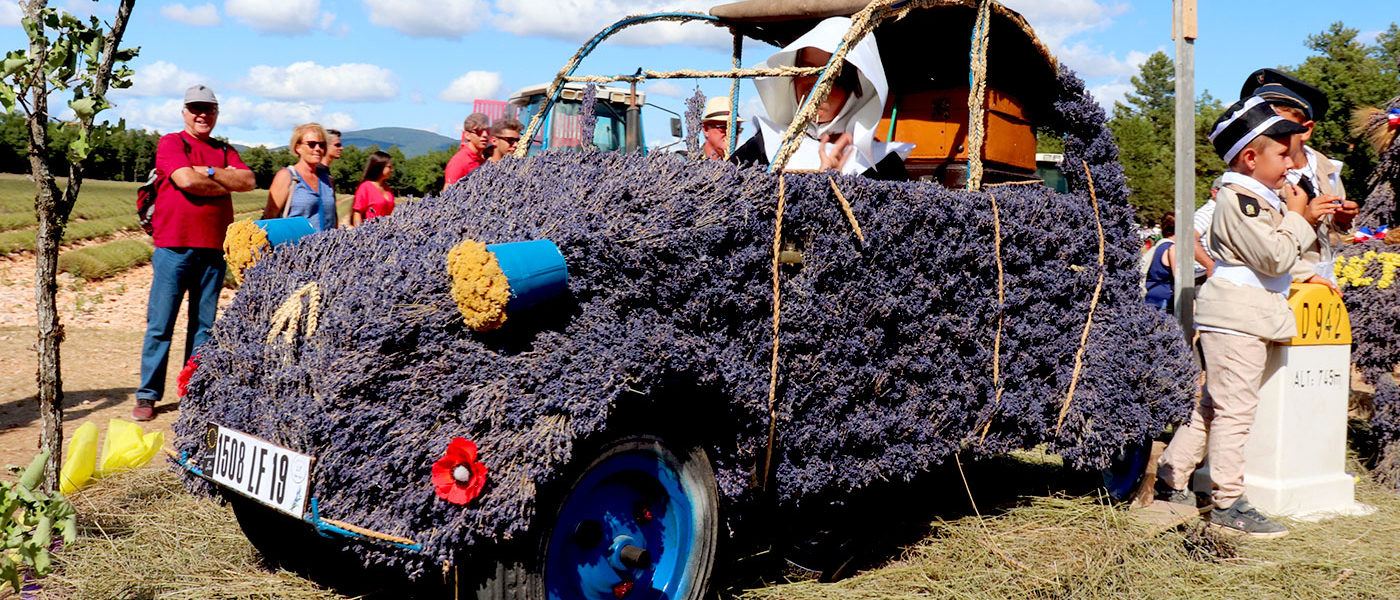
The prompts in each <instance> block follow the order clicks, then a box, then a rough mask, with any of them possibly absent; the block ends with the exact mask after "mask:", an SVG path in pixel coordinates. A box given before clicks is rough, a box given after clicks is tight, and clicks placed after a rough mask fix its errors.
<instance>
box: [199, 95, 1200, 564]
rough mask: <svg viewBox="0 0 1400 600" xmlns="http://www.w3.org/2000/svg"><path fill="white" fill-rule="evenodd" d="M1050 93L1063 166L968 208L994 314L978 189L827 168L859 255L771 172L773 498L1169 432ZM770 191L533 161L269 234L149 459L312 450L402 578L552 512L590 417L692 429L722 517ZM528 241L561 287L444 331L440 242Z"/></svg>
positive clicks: (756, 456)
mask: <svg viewBox="0 0 1400 600" xmlns="http://www.w3.org/2000/svg"><path fill="white" fill-rule="evenodd" d="M1060 81H1061V90H1060V98H1061V104H1060V105H1059V106H1058V108H1059V110H1060V112H1061V113H1062V114H1063V116H1062V118H1061V119H1060V120H1059V121H1057V124H1058V125H1060V126H1061V127H1062V131H1063V132H1064V135H1065V140H1066V152H1067V154H1068V157H1067V164H1069V165H1075V164H1079V165H1081V166H1080V169H1079V172H1078V173H1077V174H1076V173H1075V172H1074V170H1073V169H1071V170H1070V171H1069V179H1070V182H1071V184H1072V185H1073V186H1075V187H1074V192H1073V193H1071V194H1059V193H1056V192H1054V191H1052V190H1049V189H1045V188H1043V187H1039V186H1010V187H1005V188H999V189H997V190H995V191H994V192H993V193H995V198H996V202H997V206H998V209H999V211H1000V215H1001V222H1000V229H1001V234H1002V267H1003V269H1004V272H1005V298H1006V299H1005V303H1004V304H1003V305H999V304H998V301H997V262H996V258H995V252H994V249H993V246H992V244H993V243H994V242H993V240H994V239H995V238H994V235H993V230H994V228H995V227H996V226H997V224H996V222H995V220H994V218H993V216H992V210H991V200H992V198H991V196H990V195H989V194H986V193H968V192H964V191H952V190H947V189H944V188H942V187H939V186H937V185H933V184H926V183H917V182H910V183H891V182H877V181H871V180H867V179H863V178H859V177H852V176H838V177H836V178H835V180H836V183H837V185H838V186H839V187H840V188H841V190H842V193H843V194H844V196H845V197H846V198H847V199H848V200H849V201H850V204H851V205H852V211H853V213H854V215H855V217H856V218H857V220H858V221H859V222H860V224H861V227H862V229H863V231H864V235H865V240H864V242H861V241H859V240H857V239H856V237H855V235H854V233H853V232H852V230H851V227H850V225H849V223H848V221H847V220H846V218H845V215H844V214H843V213H842V211H841V208H840V205H839V203H838V202H837V200H836V198H835V195H834V193H833V192H832V190H831V185H830V183H829V182H828V179H827V177H826V176H824V175H812V174H789V175H785V176H783V177H784V179H785V181H784V188H785V194H786V208H785V212H784V216H783V232H784V239H785V240H786V241H787V242H789V243H790V244H791V245H792V246H794V247H795V248H796V249H797V250H798V251H800V252H801V253H802V255H803V257H804V260H803V262H802V264H801V265H790V266H784V267H782V278H781V279H782V283H781V285H782V293H783V303H782V327H781V329H780V332H779V344H780V354H779V378H778V381H777V384H778V386H777V397H776V401H775V404H774V407H775V408H776V409H777V413H778V418H777V422H776V430H777V439H776V444H775V446H774V453H773V454H774V460H775V464H774V469H773V472H774V475H773V482H774V486H775V488H774V490H773V491H774V496H775V497H776V499H777V501H778V502H779V503H780V504H781V505H783V506H793V505H795V504H797V503H798V502H809V501H821V500H822V499H824V498H830V497H833V496H838V495H841V494H846V493H850V492H851V491H852V490H856V489H859V488H862V487H865V486H867V485H870V484H871V483H873V482H876V481H888V480H894V481H905V480H909V479H911V478H913V477H915V476H916V475H918V474H920V473H923V472H926V471H927V470H928V469H929V468H930V467H931V466H932V465H935V464H937V463H941V462H942V461H944V460H947V459H948V458H949V457H951V456H953V455H954V453H956V452H958V451H959V450H960V449H966V450H967V451H970V452H971V453H972V454H976V455H994V454H1000V453H1004V452H1007V451H1009V450H1012V449H1016V448H1025V447H1031V446H1035V445H1038V444H1047V445H1048V447H1049V448H1050V449H1051V450H1052V451H1054V452H1057V453H1059V454H1061V455H1062V456H1064V457H1065V459H1066V460H1067V461H1068V462H1069V463H1071V464H1074V465H1078V466H1082V467H1095V466H1103V465H1105V464H1106V463H1107V462H1108V460H1109V459H1110V457H1112V456H1114V455H1115V454H1117V453H1118V452H1119V451H1120V449H1121V448H1122V447H1123V446H1124V445H1125V444H1128V443H1132V442H1136V441H1141V440H1143V439H1146V438H1148V437H1150V436H1152V435H1154V434H1156V433H1157V432H1159V431H1161V429H1162V428H1163V427H1164V426H1166V425H1168V424H1171V423H1176V422H1180V421H1181V420H1183V419H1184V418H1185V417H1186V415H1187V413H1188V411H1189V410H1190V406H1191V398H1192V392H1193V387H1194V381H1195V377H1196V372H1195V370H1194V367H1193V366H1192V364H1191V360H1190V356H1189V352H1188V350H1187V348H1186V346H1185V343H1184V342H1183V341H1182V335H1181V331H1180V330H1179V329H1178V327H1177V326H1176V324H1175V321H1174V320H1172V319H1170V318H1169V317H1168V316H1166V315H1164V314H1162V313H1160V312H1159V311H1156V310H1153V309H1151V308H1149V307H1147V306H1146V305H1144V304H1143V303H1142V302H1141V300H1140V298H1139V297H1138V294H1137V287H1136V279H1135V277H1136V234H1135V232H1134V228H1133V222H1134V218H1133V212H1132V209H1131V208H1130V207H1129V206H1128V205H1127V204H1126V201H1125V198H1126V194H1127V190H1126V189H1125V188H1124V186H1123V181H1124V180H1123V178H1122V171H1121V168H1120V167H1119V166H1118V165H1117V162H1116V148H1114V147H1113V146H1112V138H1111V136H1110V135H1109V134H1108V132H1107V129H1106V128H1105V127H1104V115H1103V111H1102V110H1101V109H1100V108H1099V107H1098V105H1097V103H1095V102H1094V101H1093V99H1092V98H1091V97H1090V96H1089V95H1088V94H1087V93H1086V92H1085V91H1084V88H1083V84H1082V82H1080V81H1079V80H1078V79H1077V78H1075V77H1074V76H1073V75H1071V74H1069V73H1067V72H1066V73H1064V74H1062V76H1061V79H1060ZM699 105H700V102H695V103H694V106H699ZM1081 158H1082V160H1083V161H1084V163H1087V164H1088V166H1089V169H1088V170H1089V172H1091V173H1092V175H1093V179H1094V183H1095V186H1096V193H1097V196H1098V199H1099V204H1100V206H1099V210H1100V214H1099V215H1098V216H1097V217H1096V216H1095V213H1094V210H1093V208H1092V207H1091V205H1090V202H1089V200H1088V198H1089V194H1088V192H1087V188H1085V187H1084V185H1085V184H1086V182H1087V177H1086V176H1085V173H1084V172H1083V166H1082V165H1083V164H1084V163H1081V162H1080V159H1081ZM778 186H779V176H778V175H775V174H770V173H767V172H765V171H763V170H762V169H755V168H743V167H739V166H735V165H732V164H729V163H725V162H720V161H705V162H702V163H695V162H691V161H686V160H683V159H681V158H679V157H676V156H673V155H667V154H655V155H651V156H647V157H643V156H640V155H635V154H633V155H627V154H621V153H603V152H599V151H596V150H592V151H589V150H585V151H584V152H546V153H543V154H541V155H538V156H534V157H531V158H528V159H523V160H517V161H506V162H503V163H500V164H499V165H497V167H496V168H492V169H483V170H481V171H478V172H477V173H474V174H473V176H472V179H471V180H469V181H468V184H467V185H463V186H455V187H454V188H452V189H451V190H449V191H448V192H447V194H446V195H444V196H441V197H435V198H433V197H430V198H426V199H424V200H422V201H420V202H417V203H414V204H411V205H409V206H406V207H404V209H403V210H402V211H398V212H395V214H394V215H393V216H392V217H389V218H384V219H375V220H373V221H371V222H369V223H367V224H366V225H364V226H362V227H358V228H355V229H350V230H332V231H327V232H324V233H320V234H316V235H314V236H311V237H309V238H307V239H306V240H304V241H303V242H302V243H300V244H298V245H297V246H295V247H284V248H278V249H276V250H274V251H273V252H272V253H271V254H270V255H269V256H267V257H264V258H263V259H262V260H261V261H260V262H258V263H257V264H256V265H255V266H253V267H252V268H251V269H249V270H248V272H247V274H246V280H245V283H244V284H243V287H242V288H241V289H240V291H239V293H238V295H237V296H236V297H235V298H234V300H233V302H232V303H231V304H230V305H229V306H228V308H227V310H226V311H225V313H224V315H223V317H222V318H221V319H220V320H219V322H218V323H217V324H216V325H215V328H214V332H213V336H212V339H211V340H210V342H209V343H208V344H206V345H205V346H204V347H203V348H202V349H201V364H200V367H199V369H198V370H197V371H195V373H194V376H193V377H192V379H191V381H190V384H189V388H188V389H189V394H188V395H187V396H186V397H185V399H184V401H183V402H182V404H181V415H180V419H179V420H178V421H177V422H176V424H175V433H176V440H175V445H176V447H177V450H178V451H180V452H188V453H190V454H191V455H193V456H198V455H199V454H200V453H201V452H203V448H202V444H203V441H202V438H203V431H204V427H205V425H206V424H207V423H209V422H218V423H221V424H223V425H226V426H229V427H233V428H235V429H238V430H241V431H245V432H247V433H249V434H252V435H256V436H258V437H261V438H263V439H266V440H269V441H272V442H274V443H277V444H281V445H284V446H286V447H289V448H293V449H296V450H298V451H301V452H304V453H307V454H312V455H315V456H316V457H317V463H316V469H315V471H314V473H313V474H312V478H313V480H312V487H311V493H312V494H313V495H314V496H315V497H317V499H318V503H319V507H320V514H321V515H322V516H323V517H325V518H333V519H338V520H342V521H346V522H349V523H352V524H355V525H359V526H363V527H368V528H370V529H374V530H377V531H381V532H384V533H389V534H393V535H398V536H402V537H406V538H409V539H413V540H416V541H418V542H420V543H422V544H423V546H424V549H423V551H422V552H412V551H407V550H398V549H394V548H392V547H389V546H384V545H379V544H375V543H371V542H361V541H355V540H346V541H344V544H345V545H346V546H347V547H348V548H351V549H352V550H354V551H355V552H357V553H359V554H360V555H361V556H362V557H363V558H364V560H365V561H366V563H370V564H375V563H379V564H392V565H398V566H401V567H402V568H404V569H405V570H406V571H408V572H410V573H414V574H425V573H429V572H434V570H435V569H437V568H439V567H440V565H441V564H442V563H443V562H447V561H457V560H459V559H460V554H461V553H462V552H466V551H469V550H470V549H472V548H476V547H480V546H483V545H488V544H497V543H525V542H522V540H528V537H529V536H528V534H529V526H530V524H531V523H532V521H533V520H534V518H535V516H536V511H537V507H547V506H553V505H557V504H551V503H552V502H557V497H554V498H552V499H551V498H543V497H542V496H541V494H547V493H549V492H548V490H555V493H557V484H558V483H559V478H560V477H561V476H562V474H563V473H566V472H568V468H569V467H570V465H577V464H578V463H579V461H587V460H588V459H589V458H590V456H589V455H588V454H587V453H586V452H585V449H586V448H588V447H590V446H591V444H592V443H594V442H598V441H600V440H605V439H607V438H608V437H609V436H611V435H616V431H617V430H615V429H614V428H615V427H619V423H631V424H633V425H634V427H632V428H631V429H629V431H636V430H637V428H638V427H643V428H644V429H646V432H648V433H653V434H657V435H661V436H667V437H669V436H681V437H686V436H690V438H691V439H694V440H695V441H697V442H699V443H701V444H702V445H703V446H704V448H705V449H706V451H707V453H708V455H709V456H710V458H711V460H712V462H713V465H714V467H715V473H716V478H717V483H718V487H719V490H720V494H721V498H722V503H723V506H724V508H725V512H726V514H727V515H729V518H731V519H736V520H740V521H741V520H742V519H743V516H744V515H745V514H749V513H751V512H752V510H751V509H752V508H753V507H754V506H756V505H757V503H759V502H762V501H765V500H763V499H764V498H765V497H766V495H765V494H761V493H760V492H759V491H758V490H757V489H756V488H755V483H754V478H753V473H754V471H755V468H757V467H759V466H761V465H760V462H759V461H760V460H761V459H762V457H764V456H765V455H766V451H767V432H768V425H769V405H768V393H767V391H768V387H769V370H768V368H769V360H770V354H769V353H770V351H771V345H772V342H773V340H772V335H773V334H772V330H771V322H772V321H771V320H772V316H773V315H772V310H773V298H772V289H771V271H770V269H771V267H772V262H771V261H772V259H773V257H772V254H771V252H772V250H771V244H772V239H773V231H774V224H775V219H776V214H775V209H776V204H777V191H778ZM468 200H470V201H468ZM1096 219H1101V220H1102V223H1103V229H1104V240H1103V243H1104V250H1105V260H1104V265H1103V267H1102V268H1100V267H1099V261H1098V252H1099V247H1100V241H1099V238H1098V235H1097V233H1096V227H1095V221H1096ZM540 238H547V239H550V240H553V241H554V242H555V243H556V244H557V245H558V246H559V248H560V250H561V251H562V252H563V254H564V256H565V258H566V260H567V261H568V265H569V272H570V280H569V295H568V296H567V297H565V298H561V299H558V300H557V301H555V302H554V303H552V304H547V305H542V306H538V307H535V308H534V309H531V311H530V312H527V313H524V314H519V315H516V314H512V315H511V316H510V318H509V319H508V320H507V321H506V322H505V324H504V326H502V327H501V328H500V329H498V330H495V331H491V332H485V333H480V332H475V331H473V330H471V329H470V328H468V327H466V326H465V325H464V324H463V322H462V319H461V316H460V313H459V312H458V310H457V307H456V305H455V304H454V302H453V299H452V297H451V292H450V286H451V280H450V278H449V277H448V276H447V273H446V264H447V258H446V256H447V253H448V252H449V251H450V249H451V248H452V247H454V246H456V245H457V244H459V243H460V242H462V241H463V240H464V239H471V240H476V241H479V242H482V243H486V244H493V243H500V242H510V241H520V240H530V239H540ZM1100 274H1102V275H1103V276H1104V277H1103V284H1102V286H1103V288H1102V290H1101V294H1100V297H1099V301H1098V303H1097V305H1096V306H1094V307H1093V322H1092V328H1091V330H1090V335H1089V342H1088V345H1087V347H1086V348H1085V349H1084V351H1083V367H1082V369H1080V370H1079V371H1078V372H1077V373H1076V372H1075V369H1074V357H1075V355H1076V353H1078V352H1079V350H1080V348H1079V333H1080V331H1081V330H1082V328H1083V326H1084V323H1085V320H1086V318H1087V316H1088V314H1089V311H1090V304H1091V297H1092V296H1093V294H1094V290H1095V287H1096V285H1098V282H1099V276H1100ZM312 281H315V282H317V283H318V284H319V287H320V304H319V306H318V309H319V325H318V327H317V328H316V330H315V333H314V334H313V335H310V336H300V337H296V338H295V339H294V340H293V341H292V342H291V343H289V344H283V343H280V342H276V343H271V344H269V343H268V341H267V340H268V338H267V333H268V328H269V326H270V319H271V317H272V315H273V313H274V312H275V311H276V310H277V308H278V307H279V306H281V305H282V304H283V302H284V301H285V300H286V298H287V297H288V296H289V295H290V294H291V293H292V292H293V291H295V290H297V289H299V288H300V287H301V286H304V285H306V284H307V283H308V282H312ZM999 317H1000V318H1001V319H1002V321H1003V327H1002V337H1001V342H1000V352H999V353H996V352H994V347H995V346H996V343H995V332H996V323H997V320H998V318H999ZM994 361H997V364H998V365H999V369H1000V373H1001V380H1000V383H999V385H997V384H994V382H993V379H992V365H993V362H994ZM1076 377H1077V380H1076V387H1075V390H1076V391H1075V394H1074V397H1073V398H1071V403H1070V409H1069V412H1068V414H1067V416H1066V418H1065V421H1064V425H1063V428H1062V429H1060V430H1058V431H1057V430H1056V419H1057V417H1058V414H1059V412H1060V409H1061V406H1062V405H1063V402H1064V400H1065V394H1066V393H1067V391H1068V389H1069V387H1070V382H1071V380H1074V379H1075V378H1076ZM998 387H1000V393H998ZM998 397H999V400H997V398H998ZM987 423H990V428H989V431H988V434H987V436H986V437H985V439H984V438H982V436H981V432H982V429H983V426H984V425H985V424H987ZM456 436H461V437H465V438H468V439H470V440H473V441H474V442H475V443H476V445H477V447H478V448H479V460H480V461H482V462H483V463H484V464H486V465H487V467H488V468H489V472H490V475H489V476H488V480H487V482H486V485H485V488H484V490H483V492H482V494H481V496H480V497H478V498H477V499H476V500H474V501H473V502H471V503H470V504H468V505H466V506H457V505H453V504H450V503H447V502H445V501H443V500H441V499H439V498H438V497H437V496H436V495H435V493H434V490H433V486H432V485H431V482H430V468H431V465H432V463H433V462H434V461H435V460H436V459H437V458H438V457H439V456H440V455H441V453H442V451H443V449H444V448H445V447H446V445H447V443H448V441H449V440H451V439H452V438H453V437H456ZM186 482H187V485H189V487H190V488H191V489H193V490H196V491H199V492H202V493H209V492H211V491H212V490H211V488H210V486H209V485H208V484H207V483H205V482H204V481H203V480H201V479H198V478H195V477H192V476H191V477H188V478H187V480H186ZM540 490H546V492H541V491H540Z"/></svg>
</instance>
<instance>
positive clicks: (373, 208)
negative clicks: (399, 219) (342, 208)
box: [350, 181, 394, 221]
mask: <svg viewBox="0 0 1400 600" xmlns="http://www.w3.org/2000/svg"><path fill="white" fill-rule="evenodd" d="M350 209H351V210H353V211H356V212H359V213H360V214H363V215H364V216H365V220H366V221H368V220H370V219H373V218H375V217H387V216H389V215H390V214H393V212H394V192H393V191H390V190H383V191H382V192H381V191H380V189H379V186H377V185H374V182H373V181H362V182H360V187H358V188H355V203H354V204H353V205H351V206H350Z"/></svg>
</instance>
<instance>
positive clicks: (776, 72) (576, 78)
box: [564, 61, 824, 93]
mask: <svg viewBox="0 0 1400 600" xmlns="http://www.w3.org/2000/svg"><path fill="white" fill-rule="evenodd" d="M735 62H738V61H735ZM823 68H824V67H786V66H777V67H751V68H748V69H743V68H739V67H738V66H735V67H734V68H733V69H727V70H723V71H701V70H696V69H680V70H676V71H650V70H647V69H642V70H640V71H637V72H636V73H633V74H631V75H569V76H567V77H564V81H567V82H570V83H573V82H580V81H581V82H586V83H612V82H615V81H628V82H632V81H636V82H643V81H646V80H648V79H734V81H735V83H734V84H733V85H734V86H737V85H738V80H740V79H752V78H755V77H800V76H802V75H816V74H818V73H820V72H821V70H822V69H823ZM731 93H733V92H732V91H731Z"/></svg>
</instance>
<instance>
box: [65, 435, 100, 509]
mask: <svg viewBox="0 0 1400 600" xmlns="http://www.w3.org/2000/svg"><path fill="white" fill-rule="evenodd" d="M96 463H97V424H96V423H93V422H92V421H88V422H86V423H83V424H82V426H80V427H78V430H77V431H74V432H73V437H70V438H68V460H65V461H63V470H62V471H59V472H58V481H59V485H58V491H60V492H63V493H64V494H71V493H73V492H76V491H78V489H80V488H82V487H83V486H85V485H87V483H88V481H89V480H91V479H92V471H93V468H95V467H96Z"/></svg>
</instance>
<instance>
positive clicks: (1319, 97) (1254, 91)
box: [1240, 69, 1327, 120]
mask: <svg viewBox="0 0 1400 600" xmlns="http://www.w3.org/2000/svg"><path fill="white" fill-rule="evenodd" d="M1254 95H1258V96H1262V97H1263V98H1264V99H1265V100H1268V101H1269V103H1270V104H1285V105H1288V106H1294V107H1297V108H1301V109H1303V111H1304V112H1306V113H1308V119H1309V120H1317V119H1320V118H1322V117H1324V116H1326V115H1327V95H1326V94H1324V93H1322V90H1319V89H1317V88H1316V87H1313V86H1312V85H1309V84H1307V83H1305V82H1303V81H1302V80H1300V79H1298V78H1297V77H1294V76H1292V75H1289V74H1287V73H1284V72H1282V71H1279V70H1278V69H1259V70H1258V71H1255V72H1253V73H1250V74H1249V77H1247V78H1245V80H1244V86H1242V87H1241V88H1240V99H1241V100H1243V99H1245V98H1248V97H1250V96H1254Z"/></svg>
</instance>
